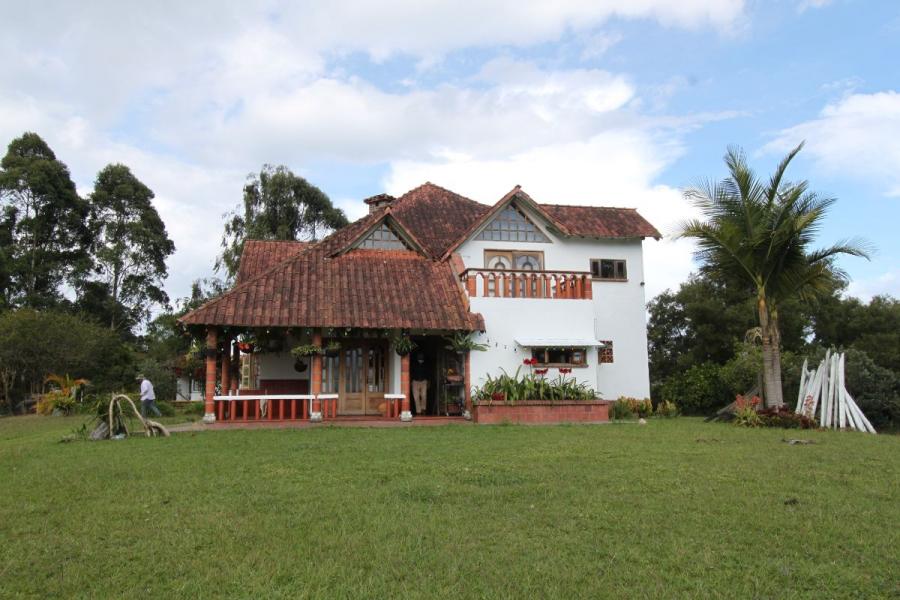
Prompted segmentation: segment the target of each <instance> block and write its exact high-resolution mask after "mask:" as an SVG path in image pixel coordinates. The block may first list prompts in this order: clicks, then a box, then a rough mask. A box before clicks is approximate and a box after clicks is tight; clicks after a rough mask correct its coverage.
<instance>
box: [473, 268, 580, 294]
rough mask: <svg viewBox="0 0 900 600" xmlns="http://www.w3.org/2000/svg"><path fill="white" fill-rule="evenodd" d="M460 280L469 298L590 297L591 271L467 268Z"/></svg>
mask: <svg viewBox="0 0 900 600" xmlns="http://www.w3.org/2000/svg"><path fill="white" fill-rule="evenodd" d="M460 280H461V281H462V284H463V287H465V289H466V293H467V294H468V295H469V297H470V298H543V299H548V300H590V299H592V298H593V295H592V291H591V274H590V273H589V272H587V271H523V270H514V269H507V270H493V269H466V270H465V271H463V272H462V274H460Z"/></svg>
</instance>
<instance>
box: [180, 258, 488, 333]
mask: <svg viewBox="0 0 900 600" xmlns="http://www.w3.org/2000/svg"><path fill="white" fill-rule="evenodd" d="M324 245H325V244H324V243H322V244H319V245H316V246H312V247H310V248H308V249H307V250H305V251H302V252H300V253H299V254H297V255H295V256H292V257H290V258H288V259H287V260H285V261H283V262H282V263H280V264H278V265H276V266H274V267H272V268H270V269H269V270H268V271H265V272H263V273H261V274H259V275H257V276H256V277H255V278H252V279H250V280H249V281H246V282H244V283H241V284H239V285H237V286H236V287H235V288H234V289H232V290H231V291H229V292H227V293H225V294H223V295H222V296H220V297H219V298H217V299H215V300H212V301H210V302H208V303H206V304H204V305H203V306H201V307H200V308H198V309H197V310H195V311H193V312H191V313H188V314H187V315H185V316H184V317H183V318H182V322H183V323H185V324H187V325H192V324H211V325H236V326H245V327H264V326H275V327H359V328H395V327H397V328H410V329H449V330H468V331H471V330H474V329H476V328H478V327H479V325H480V324H481V322H480V321H479V319H478V317H477V315H474V314H472V313H470V312H469V311H468V303H467V301H466V298H465V293H464V292H463V290H462V287H461V286H460V284H459V280H458V279H457V277H456V275H455V274H454V273H453V270H452V267H451V265H450V263H449V262H438V261H433V260H431V259H429V258H426V257H423V256H422V255H420V254H417V253H415V252H411V251H406V250H362V249H356V250H351V251H349V252H346V253H344V254H341V255H338V256H336V257H334V258H331V257H329V253H328V252H327V251H326V248H324V247H323V246H324Z"/></svg>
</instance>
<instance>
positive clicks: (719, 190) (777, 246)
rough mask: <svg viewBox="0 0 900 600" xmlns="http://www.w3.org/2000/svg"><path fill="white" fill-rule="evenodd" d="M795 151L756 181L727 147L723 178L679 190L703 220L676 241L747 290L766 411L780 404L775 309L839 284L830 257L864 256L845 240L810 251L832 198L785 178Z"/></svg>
mask: <svg viewBox="0 0 900 600" xmlns="http://www.w3.org/2000/svg"><path fill="white" fill-rule="evenodd" d="M802 147H803V145H802V144H801V145H799V146H797V147H796V148H795V149H794V150H792V151H791V152H790V153H789V154H788V155H787V156H786V157H785V158H784V160H782V161H781V163H780V164H779V165H778V168H777V169H776V170H775V173H774V174H773V175H772V176H771V178H770V179H769V180H768V181H762V180H760V179H759V178H758V177H757V176H756V174H755V173H754V171H753V170H752V169H751V168H750V166H749V165H748V164H747V158H746V156H745V154H744V153H743V151H742V150H740V149H738V148H729V150H728V152H727V153H726V154H725V164H726V166H727V167H728V171H729V176H728V177H727V178H725V179H724V180H722V181H718V182H704V183H701V184H699V185H697V186H696V187H694V188H691V189H688V190H687V191H686V192H685V196H686V197H687V198H688V199H689V200H691V201H692V202H693V203H694V205H695V206H696V207H697V208H698V209H699V210H700V212H701V214H702V215H703V220H691V221H688V222H686V223H684V224H683V226H682V228H681V232H680V236H682V237H687V238H692V239H694V240H695V241H696V243H697V251H696V256H697V258H699V259H700V261H701V262H702V263H704V265H705V266H706V268H708V269H709V270H710V272H711V273H713V274H714V275H716V276H719V277H722V278H723V279H724V280H726V281H732V282H736V283H737V284H738V285H745V286H748V287H749V288H750V289H751V290H752V293H753V297H754V299H755V304H756V306H755V308H756V316H757V319H758V324H759V333H760V339H761V342H762V354H763V365H762V368H763V382H764V392H765V400H766V404H767V405H768V406H781V405H782V404H783V403H784V401H783V391H782V384H781V332H780V327H779V320H780V315H779V309H780V308H781V307H782V305H783V304H784V303H785V302H786V301H788V300H789V299H791V298H794V297H800V298H812V297H815V296H816V295H817V294H820V293H823V292H828V291H830V290H832V289H833V287H834V285H835V280H844V279H846V274H845V273H843V272H842V271H841V270H839V269H838V268H836V267H835V265H834V259H835V257H837V256H839V255H841V254H849V255H853V256H863V257H866V256H867V254H866V252H865V250H864V249H863V248H861V247H860V245H859V244H858V243H852V242H842V243H839V244H836V245H834V246H831V247H829V248H824V249H819V250H812V249H810V245H811V244H812V241H813V238H814V237H815V234H816V233H817V232H818V230H819V227H820V226H821V223H822V220H823V219H824V217H825V214H826V212H827V210H828V208H829V207H830V206H831V205H832V204H834V202H835V199H833V198H821V197H819V196H818V195H816V194H815V193H813V192H811V191H809V184H808V182H806V181H801V182H799V183H791V182H787V181H785V179H784V175H785V171H786V170H787V167H788V165H789V164H790V163H791V161H792V160H793V159H794V157H795V156H797V154H798V153H799V152H800V150H801V148H802Z"/></svg>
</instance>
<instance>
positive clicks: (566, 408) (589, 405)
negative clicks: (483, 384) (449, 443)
mask: <svg viewBox="0 0 900 600" xmlns="http://www.w3.org/2000/svg"><path fill="white" fill-rule="evenodd" d="M610 404H611V402H608V401H606V400H559V401H557V402H548V401H546V400H523V401H521V402H516V403H515V404H506V403H504V402H493V403H491V404H477V405H475V406H473V407H472V419H473V420H474V421H475V422H476V423H482V424H492V423H600V422H603V421H609V405H610Z"/></svg>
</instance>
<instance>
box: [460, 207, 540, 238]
mask: <svg viewBox="0 0 900 600" xmlns="http://www.w3.org/2000/svg"><path fill="white" fill-rule="evenodd" d="M475 239H479V240H485V241H489V242H543V243H549V242H550V239H549V238H548V237H547V236H546V235H544V233H543V232H542V231H541V230H540V229H538V228H537V226H536V225H535V224H534V223H532V222H531V220H530V219H529V218H528V217H526V216H525V214H524V213H523V212H522V211H520V210H519V209H518V207H516V205H514V204H509V205H507V206H506V208H504V209H503V210H501V211H500V214H498V215H497V216H496V217H494V220H493V221H491V222H490V224H488V226H487V227H485V228H484V229H483V230H482V231H481V233H479V234H478V237H477V238H475Z"/></svg>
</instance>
